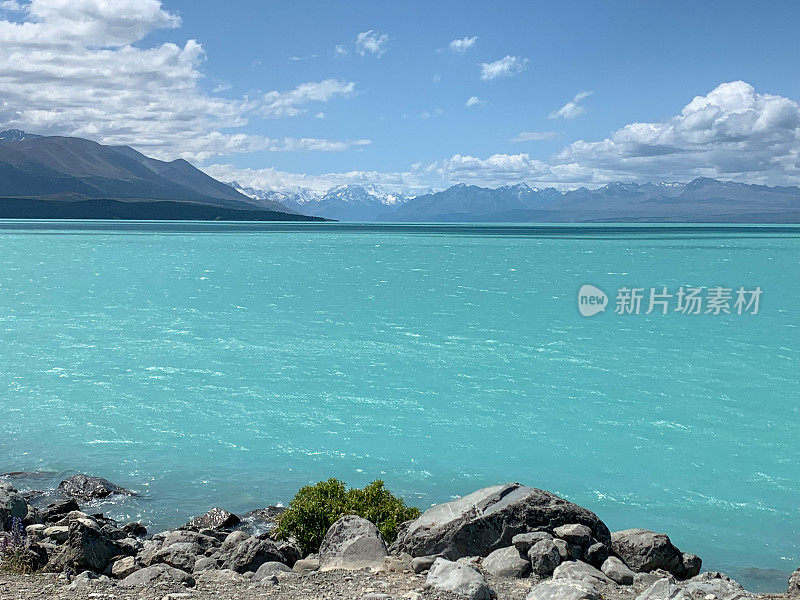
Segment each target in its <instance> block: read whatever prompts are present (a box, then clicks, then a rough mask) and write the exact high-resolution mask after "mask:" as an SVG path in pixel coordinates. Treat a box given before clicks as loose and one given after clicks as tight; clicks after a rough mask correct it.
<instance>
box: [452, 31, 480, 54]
mask: <svg viewBox="0 0 800 600" xmlns="http://www.w3.org/2000/svg"><path fill="white" fill-rule="evenodd" d="M477 41H478V36H477V35H476V36H473V37H468V36H465V37H463V38H458V39H455V40H453V41H452V42H450V51H451V52H455V53H456V54H464V53H465V52H466V51H467V50H469V49H470V48H472V47H473V46H474V45H475V42H477Z"/></svg>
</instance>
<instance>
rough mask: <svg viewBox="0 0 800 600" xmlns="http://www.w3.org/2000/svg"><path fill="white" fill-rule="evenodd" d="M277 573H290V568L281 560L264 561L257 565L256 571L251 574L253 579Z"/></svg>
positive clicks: (261, 578) (265, 577)
mask: <svg viewBox="0 0 800 600" xmlns="http://www.w3.org/2000/svg"><path fill="white" fill-rule="evenodd" d="M278 573H292V570H291V569H290V568H289V567H287V566H286V565H285V564H283V563H281V562H265V563H264V564H263V565H261V566H260V567H258V571H256V574H255V575H254V576H253V581H262V580H264V579H269V578H270V577H273V576H274V575H277V574H278Z"/></svg>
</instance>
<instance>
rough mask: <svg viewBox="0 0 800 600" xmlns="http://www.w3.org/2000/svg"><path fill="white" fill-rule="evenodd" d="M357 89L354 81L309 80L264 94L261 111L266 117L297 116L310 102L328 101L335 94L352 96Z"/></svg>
mask: <svg viewBox="0 0 800 600" xmlns="http://www.w3.org/2000/svg"><path fill="white" fill-rule="evenodd" d="M355 89H356V84H355V83H354V82H352V81H340V80H338V79H326V80H324V81H308V82H306V83H301V84H300V85H298V86H297V87H296V88H294V89H293V90H289V91H288V92H278V91H272V92H269V93H267V94H264V98H263V102H262V105H261V108H260V111H261V113H262V114H263V115H264V116H266V117H296V116H297V115H301V114H303V113H305V112H307V111H308V108H307V107H306V106H305V105H306V104H308V103H310V102H328V101H329V100H331V99H332V98H334V97H335V96H345V97H346V96H352V95H353V94H354V93H355Z"/></svg>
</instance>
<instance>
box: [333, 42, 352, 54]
mask: <svg viewBox="0 0 800 600" xmlns="http://www.w3.org/2000/svg"><path fill="white" fill-rule="evenodd" d="M333 53H334V55H336V56H347V55H348V54H350V53H349V52H348V51H347V48H345V47H344V46H342V45H341V44H336V46H334V48H333Z"/></svg>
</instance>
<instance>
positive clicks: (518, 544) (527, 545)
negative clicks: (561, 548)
mask: <svg viewBox="0 0 800 600" xmlns="http://www.w3.org/2000/svg"><path fill="white" fill-rule="evenodd" d="M552 539H553V536H552V535H550V534H549V533H547V532H546V531H532V532H530V533H518V534H517V535H515V536H514V537H513V538H511V543H512V544H513V545H514V547H515V548H516V549H517V550H519V553H520V554H527V553H528V550H530V549H531V546H533V545H534V544H535V543H536V542H538V541H539V540H552Z"/></svg>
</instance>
